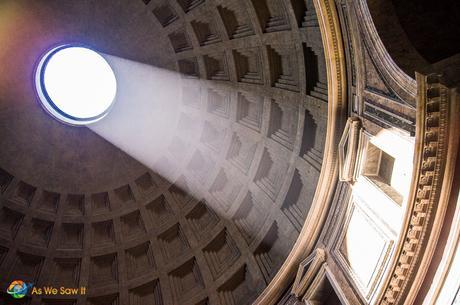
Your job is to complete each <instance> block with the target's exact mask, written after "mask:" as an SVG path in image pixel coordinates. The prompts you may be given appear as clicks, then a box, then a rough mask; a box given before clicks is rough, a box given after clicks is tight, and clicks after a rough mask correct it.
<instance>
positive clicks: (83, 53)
mask: <svg viewBox="0 0 460 305" xmlns="http://www.w3.org/2000/svg"><path fill="white" fill-rule="evenodd" d="M35 86H36V90H37V94H38V97H39V99H40V102H41V104H42V106H43V107H44V108H45V110H46V111H47V112H48V113H49V114H51V115H52V116H53V117H55V118H56V119H57V120H59V121H61V122H64V123H67V124H70V125H76V126H78V125H87V124H90V123H94V122H96V121H98V120H100V119H102V118H103V117H104V116H105V115H107V113H108V112H109V110H110V108H111V107H112V105H113V103H114V101H115V96H116V92H117V81H116V78H115V74H114V72H113V70H112V68H111V66H110V65H109V63H108V62H107V60H106V59H105V58H104V57H103V56H102V55H101V54H99V53H98V52H96V51H93V50H91V49H89V48H86V47H83V46H79V45H68V44H67V45H61V46H58V47H55V48H53V49H51V50H50V51H48V52H47V53H46V54H45V55H44V56H43V57H42V58H41V60H40V62H39V64H38V66H37V71H36V75H35Z"/></svg>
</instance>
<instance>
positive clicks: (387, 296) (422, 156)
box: [378, 74, 460, 305]
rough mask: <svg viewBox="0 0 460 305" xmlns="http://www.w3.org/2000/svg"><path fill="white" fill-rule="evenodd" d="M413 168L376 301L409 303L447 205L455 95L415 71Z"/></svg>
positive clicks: (456, 121) (453, 145) (456, 104)
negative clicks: (391, 256)
mask: <svg viewBox="0 0 460 305" xmlns="http://www.w3.org/2000/svg"><path fill="white" fill-rule="evenodd" d="M417 84H418V93H417V94H418V101H417V103H418V105H417V124H416V127H417V130H416V147H415V157H414V169H413V176H412V184H411V190H410V194H409V197H408V206H407V209H406V213H405V215H404V223H403V229H402V234H401V236H400V239H399V244H398V248H397V252H396V255H395V257H394V260H393V262H392V272H390V274H389V276H388V278H387V279H386V282H385V285H384V288H383V293H382V296H381V299H380V301H379V302H378V304H381V305H403V304H404V305H409V304H412V303H413V301H414V300H415V297H416V296H417V293H418V290H419V288H420V286H421V284H422V282H423V280H424V277H425V275H426V272H427V269H428V266H429V263H430V261H431V258H432V256H433V253H434V250H435V247H436V243H437V240H438V237H439V233H440V230H441V228H442V225H443V220H444V216H445V210H446V208H447V205H448V201H449V195H450V193H451V192H450V190H451V187H452V180H453V175H454V168H455V156H456V154H457V149H458V134H456V133H455V132H456V131H457V130H458V125H459V108H460V107H459V106H460V104H459V102H458V97H457V94H456V93H455V91H454V90H453V89H449V88H447V87H445V86H444V85H442V84H441V83H440V82H439V77H438V76H437V75H430V76H423V75H421V74H417Z"/></svg>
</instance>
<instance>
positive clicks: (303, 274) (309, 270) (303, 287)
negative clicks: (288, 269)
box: [291, 248, 326, 299]
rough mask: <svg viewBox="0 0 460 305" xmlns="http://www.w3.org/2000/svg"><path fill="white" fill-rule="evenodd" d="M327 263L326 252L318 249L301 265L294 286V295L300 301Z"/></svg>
mask: <svg viewBox="0 0 460 305" xmlns="http://www.w3.org/2000/svg"><path fill="white" fill-rule="evenodd" d="M325 262H326V251H324V249H321V248H317V249H316V250H315V252H313V253H312V254H311V255H309V256H308V257H307V258H306V259H305V260H303V261H302V262H301V263H300V266H299V270H297V276H296V278H295V281H294V284H293V285H292V291H291V292H292V294H293V295H295V296H296V297H297V298H298V299H302V298H303V296H304V295H305V292H306V291H307V289H308V287H310V285H311V283H312V282H313V280H314V278H315V277H316V275H317V273H318V271H319V269H320V268H321V266H322V265H323V264H324V263H325Z"/></svg>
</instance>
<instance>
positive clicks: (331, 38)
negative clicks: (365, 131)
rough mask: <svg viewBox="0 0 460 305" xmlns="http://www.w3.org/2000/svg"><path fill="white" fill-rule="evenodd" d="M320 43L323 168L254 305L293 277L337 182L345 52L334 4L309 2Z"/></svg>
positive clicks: (269, 300) (271, 298)
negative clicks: (324, 85) (324, 88)
mask: <svg viewBox="0 0 460 305" xmlns="http://www.w3.org/2000/svg"><path fill="white" fill-rule="evenodd" d="M313 3H314V5H315V10H316V14H317V18H318V23H319V27H320V31H321V37H322V41H323V48H324V55H325V60H326V70H327V81H328V118H327V132H326V143H325V149H324V157H323V160H324V161H323V164H322V167H321V174H320V177H319V180H318V186H317V188H316V192H315V196H314V198H313V202H312V206H311V209H310V212H309V214H308V216H307V218H306V220H305V223H304V226H303V228H302V231H301V232H300V235H299V238H298V239H297V241H296V243H295V245H294V247H293V249H292V251H291V253H290V254H289V256H288V257H287V259H286V260H285V262H284V263H283V265H282V266H281V268H280V270H279V271H278V273H277V274H276V276H275V277H274V278H273V280H272V281H271V282H270V284H269V285H268V286H267V288H266V289H265V290H264V291H263V292H262V294H261V295H260V296H259V297H258V298H257V300H256V301H255V302H254V304H257V305H265V304H267V305H268V304H274V303H276V302H277V300H278V299H279V297H280V296H281V295H282V293H283V292H284V290H285V289H286V287H287V286H288V285H289V283H290V282H291V281H292V279H293V278H294V277H295V275H296V272H297V269H298V267H299V264H300V262H301V261H302V260H303V259H304V258H305V257H306V256H307V255H308V254H310V253H311V251H312V250H313V247H314V245H315V243H316V241H317V239H318V237H319V235H320V234H321V231H322V227H323V224H324V221H325V219H326V216H327V212H328V207H329V205H330V202H331V200H332V196H333V194H334V189H335V186H336V183H337V178H338V145H339V141H340V137H341V135H342V131H343V127H344V125H345V121H346V113H347V112H346V111H347V100H346V94H347V87H346V86H347V84H346V77H347V74H346V65H345V52H344V48H343V39H342V32H341V27H340V21H339V16H338V13H337V8H336V6H335V3H334V1H332V0H313Z"/></svg>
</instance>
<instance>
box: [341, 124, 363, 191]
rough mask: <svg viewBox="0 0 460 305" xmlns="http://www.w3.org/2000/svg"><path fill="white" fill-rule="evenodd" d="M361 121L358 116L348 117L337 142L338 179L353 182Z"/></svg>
mask: <svg viewBox="0 0 460 305" xmlns="http://www.w3.org/2000/svg"><path fill="white" fill-rule="evenodd" d="M360 130H361V121H360V119H359V118H358V117H351V118H349V119H348V121H347V124H346V125H345V129H344V131H343V134H342V138H341V139H340V143H339V180H340V181H342V182H350V183H353V182H354V180H355V172H356V159H357V157H358V147H359V142H360Z"/></svg>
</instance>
